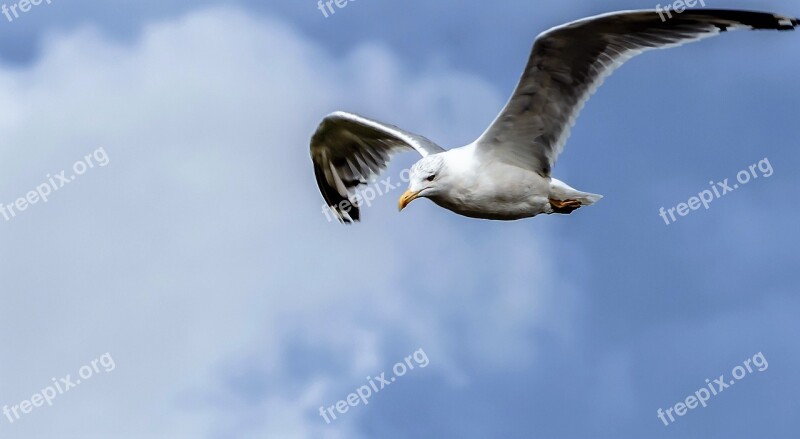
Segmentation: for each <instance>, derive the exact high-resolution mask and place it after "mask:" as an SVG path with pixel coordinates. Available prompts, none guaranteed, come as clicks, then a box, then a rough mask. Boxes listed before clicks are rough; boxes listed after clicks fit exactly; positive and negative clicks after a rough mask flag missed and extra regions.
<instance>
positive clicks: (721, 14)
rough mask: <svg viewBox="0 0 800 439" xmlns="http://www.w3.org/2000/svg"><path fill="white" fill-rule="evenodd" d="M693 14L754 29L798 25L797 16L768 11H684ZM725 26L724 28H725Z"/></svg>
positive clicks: (789, 28) (784, 28) (782, 27)
mask: <svg viewBox="0 0 800 439" xmlns="http://www.w3.org/2000/svg"><path fill="white" fill-rule="evenodd" d="M686 12H687V13H689V14H691V15H695V16H705V17H713V18H719V19H722V20H729V21H733V22H736V23H739V24H742V25H745V26H748V27H750V28H751V29H754V30H782V31H785V30H794V28H795V27H797V26H800V21H798V19H797V18H791V17H785V16H781V15H777V14H771V13H768V12H754V11H737V10H730V9H692V10H688V11H686ZM726 29H727V26H725V28H724V29H722V30H726Z"/></svg>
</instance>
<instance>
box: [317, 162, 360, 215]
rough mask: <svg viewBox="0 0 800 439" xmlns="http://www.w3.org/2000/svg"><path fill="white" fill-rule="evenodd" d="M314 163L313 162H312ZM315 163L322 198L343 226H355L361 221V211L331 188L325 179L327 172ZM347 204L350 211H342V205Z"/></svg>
mask: <svg viewBox="0 0 800 439" xmlns="http://www.w3.org/2000/svg"><path fill="white" fill-rule="evenodd" d="M312 161H313V160H312ZM313 162H314V177H316V179H317V186H319V191H320V193H322V198H324V199H325V203H326V204H327V205H328V207H329V208H330V209H331V211H333V214H334V215H335V216H336V218H337V219H338V220H339V222H341V223H342V224H353V223H357V222H359V221H361V212H360V211H359V208H358V206H357V205H356V204H355V203H351V202H350V200H349V199H348V198H346V197H343V196H342V195H341V194H340V193H339V191H337V190H336V188H335V187H333V186H331V185H330V184H329V183H328V180H327V179H325V171H323V170H322V167H321V166H320V165H319V163H317V162H316V161H313ZM345 201H346V202H347V205H349V206H350V208H349V209H344V210H343V209H341V208H340V206H341V203H342V202H345Z"/></svg>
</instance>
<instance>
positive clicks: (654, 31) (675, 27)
mask: <svg viewBox="0 0 800 439" xmlns="http://www.w3.org/2000/svg"><path fill="white" fill-rule="evenodd" d="M798 25H800V21H798V19H797V18H790V17H784V16H781V15H775V14H770V13H763V12H749V11H737V10H713V9H702V10H686V11H684V12H683V13H682V14H680V15H675V16H674V17H672V18H670V19H664V17H663V15H660V14H659V13H658V11H623V12H614V13H609V14H603V15H598V16H595V17H590V18H585V19H582V20H578V21H574V22H571V23H568V24H565V25H562V26H558V27H555V28H552V29H550V30H548V31H546V32H544V33H542V34H541V35H539V36H538V37H537V38H536V41H535V42H534V44H533V50H532V52H531V55H530V57H529V59H528V63H527V66H526V67H525V71H524V72H523V74H522V78H521V79H520V81H519V84H518V85H517V87H516V89H515V90H514V93H513V94H512V96H511V98H510V99H509V101H508V103H507V104H506V105H505V107H504V108H503V109H502V111H501V112H500V114H499V115H498V116H497V118H496V119H495V120H494V122H492V124H491V125H490V126H489V128H487V129H486V131H485V132H484V133H483V134H482V135H481V136H480V137H479V138H478V139H477V140H475V141H474V142H472V143H470V144H469V145H466V146H462V147H460V148H454V149H451V150H444V149H443V148H442V147H440V146H438V145H437V144H435V143H434V142H432V141H430V140H428V139H427V138H425V137H422V136H420V135H417V134H413V133H410V132H408V131H404V130H402V129H400V128H398V127H396V126H393V125H389V124H385V123H381V122H378V121H375V120H371V119H368V118H366V117H362V116H359V115H356V114H352V113H346V112H341V111H339V112H335V113H332V114H330V115H328V116H327V117H325V119H323V121H322V122H321V123H320V125H319V127H318V128H317V130H316V132H315V133H314V135H313V136H312V138H311V158H312V161H313V164H314V174H315V176H316V179H317V184H318V185H319V189H320V191H321V192H322V196H323V198H324V199H325V202H326V203H327V205H328V206H329V207H330V209H331V210H332V211H333V213H334V214H335V216H336V217H337V218H338V219H339V221H341V222H343V223H346V224H350V223H352V222H356V221H359V220H360V216H361V215H360V211H359V207H358V201H359V199H358V196H357V189H358V188H359V187H360V186H363V185H366V184H368V182H369V181H370V180H371V179H374V178H375V177H377V176H378V175H379V173H380V172H381V171H382V170H384V169H385V168H386V166H387V164H388V162H389V159H390V157H391V156H392V155H393V154H394V153H397V152H401V151H416V152H417V153H419V154H420V155H421V156H422V159H420V160H419V161H418V162H417V163H416V164H414V166H413V167H412V168H411V170H410V174H409V186H408V190H407V191H406V192H405V193H404V194H403V195H402V196H401V197H400V201H399V209H400V210H401V211H402V210H403V209H404V208H405V207H406V206H407V205H408V204H409V203H410V202H412V201H413V200H415V199H417V198H428V199H430V200H431V201H433V202H434V203H436V204H437V205H439V206H441V207H444V208H446V209H449V210H451V211H453V212H455V213H457V214H460V215H464V216H467V217H472V218H481V219H489V220H517V219H522V218H530V217H534V216H536V215H539V214H569V213H572V212H573V211H574V210H576V209H578V208H580V207H582V206H589V205H592V204H594V203H595V202H596V201H598V200H599V199H600V198H602V196H601V195H596V194H591V193H587V192H581V191H578V190H576V189H573V188H572V187H570V186H569V185H567V184H566V183H564V182H562V181H559V180H557V179H555V178H553V177H552V176H551V171H552V169H553V166H554V165H555V162H556V159H557V157H558V155H559V154H560V153H561V151H562V149H563V147H564V144H565V143H566V141H567V138H568V137H569V133H570V129H571V127H572V126H573V125H574V123H575V120H576V118H577V117H578V114H579V113H580V111H581V109H582V108H583V106H584V104H585V103H586V101H587V100H588V99H589V97H590V96H591V95H592V94H593V93H594V91H595V90H596V89H597V88H598V87H599V86H600V85H601V84H602V82H603V80H604V79H605V78H606V77H607V76H608V75H610V74H611V73H612V72H613V71H614V70H615V69H617V68H618V67H619V66H620V65H622V64H623V63H624V62H625V61H627V60H629V59H631V58H633V57H634V56H636V55H639V54H641V53H643V52H645V51H647V50H650V49H661V48H668V47H674V46H679V45H681V44H685V43H688V42H692V41H697V40H701V39H703V38H706V37H713V36H716V35H719V34H721V33H723V32H726V31H729V30H739V29H753V30H762V29H763V30H779V31H788V30H794V28H795V27H797V26H798Z"/></svg>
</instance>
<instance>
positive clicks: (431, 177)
mask: <svg viewBox="0 0 800 439" xmlns="http://www.w3.org/2000/svg"><path fill="white" fill-rule="evenodd" d="M434 178H436V176H435V175H431V176H430V177H428V178H426V180H428V181H433V179H434Z"/></svg>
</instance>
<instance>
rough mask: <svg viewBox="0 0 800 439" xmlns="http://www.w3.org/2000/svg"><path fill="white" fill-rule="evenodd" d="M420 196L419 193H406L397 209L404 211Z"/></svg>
mask: <svg viewBox="0 0 800 439" xmlns="http://www.w3.org/2000/svg"><path fill="white" fill-rule="evenodd" d="M418 196H419V192H411V190H410V189H409V190H407V191H405V193H403V196H401V197H400V201H399V202H398V203H397V207H398V208H399V209H400V211H402V210H403V209H405V208H406V206H408V203H410V202H412V201H414V200H416V199H417V197H418Z"/></svg>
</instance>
